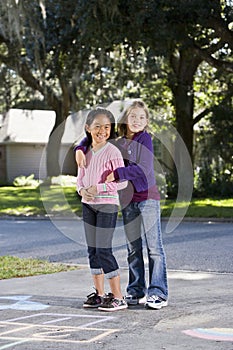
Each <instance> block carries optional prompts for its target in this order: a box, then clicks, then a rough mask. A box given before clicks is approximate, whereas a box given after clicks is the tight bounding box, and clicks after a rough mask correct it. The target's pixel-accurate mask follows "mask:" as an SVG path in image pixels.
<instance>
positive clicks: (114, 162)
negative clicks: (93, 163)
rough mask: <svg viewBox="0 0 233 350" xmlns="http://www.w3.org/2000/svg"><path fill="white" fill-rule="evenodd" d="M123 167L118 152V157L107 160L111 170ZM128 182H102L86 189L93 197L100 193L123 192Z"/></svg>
mask: <svg viewBox="0 0 233 350" xmlns="http://www.w3.org/2000/svg"><path fill="white" fill-rule="evenodd" d="M122 166H124V161H123V158H122V156H121V154H120V152H119V157H118V158H114V159H111V160H109V168H110V169H112V170H115V169H117V168H118V167H122ZM106 179H107V177H106ZM127 184H128V181H118V182H116V181H114V182H108V183H107V182H103V183H99V184H97V185H95V186H91V187H90V188H88V192H90V193H92V194H93V195H96V194H98V193H102V192H116V191H120V190H123V189H124V188H125V187H127Z"/></svg>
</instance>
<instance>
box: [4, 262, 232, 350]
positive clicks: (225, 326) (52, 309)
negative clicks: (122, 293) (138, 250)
mask: <svg viewBox="0 0 233 350" xmlns="http://www.w3.org/2000/svg"><path fill="white" fill-rule="evenodd" d="M127 274H128V271H127V269H122V270H121V282H122V289H123V290H124V289H125V286H126V283H127V278H128V276H127ZM168 282H169V291H170V297H169V305H168V307H166V308H163V309H161V310H146V309H145V308H144V307H143V305H139V306H136V307H130V308H128V309H127V310H122V311H118V312H115V313H107V312H100V311H98V310H96V309H95V310H86V309H83V308H82V303H83V301H84V300H85V298H86V295H87V294H89V293H91V292H92V291H93V289H92V280H91V276H90V272H89V268H88V267H87V266H80V269H79V270H75V271H70V272H61V273H57V274H52V275H41V276H36V277H26V278H19V279H11V280H1V281H0V350H3V349H17V350H27V349H32V348H33V349H35V350H40V349H53V350H57V349H67V350H68V349H69V350H73V349H75V350H77V349H82V350H83V349H84V350H85V349H90V350H94V349H95V350H99V349H101V350H102V349H106V350H109V349H111V350H118V349H119V350H120V349H121V350H123V349H130V350H131V349H136V350H142V349H146V350H147V349H148V350H149V349H152V350H153V349H156V350H157V349H158V350H159V349H165V350H178V349H179V350H180V349H181V350H182V349H188V350H191V349H198V350H202V349H203V350H204V349H205V350H215V349H218V350H220V349H221V350H223V349H224V350H225V349H226V350H232V349H233V328H232V327H233V325H232V314H233V309H232V286H233V274H216V273H207V272H187V271H168ZM107 287H108V286H107V284H106V292H108V291H109V290H108V288H107Z"/></svg>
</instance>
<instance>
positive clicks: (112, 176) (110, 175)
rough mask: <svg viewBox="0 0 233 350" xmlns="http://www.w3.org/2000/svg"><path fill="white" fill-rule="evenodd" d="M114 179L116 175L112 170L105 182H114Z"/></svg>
mask: <svg viewBox="0 0 233 350" xmlns="http://www.w3.org/2000/svg"><path fill="white" fill-rule="evenodd" d="M114 180H115V177H114V173H113V172H112V173H110V174H109V175H108V176H107V177H106V181H105V182H113V181H114Z"/></svg>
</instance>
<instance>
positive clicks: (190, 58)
mask: <svg viewBox="0 0 233 350" xmlns="http://www.w3.org/2000/svg"><path fill="white" fill-rule="evenodd" d="M200 63H201V59H200V57H199V56H197V55H196V54H195V51H194V50H193V49H192V48H188V49H184V50H180V51H178V52H177V53H176V55H175V56H172V57H171V67H172V74H171V77H170V79H169V85H170V88H171V90H172V92H173V97H174V106H175V113H176V125H175V126H176V130H177V132H178V134H179V135H180V136H181V138H182V139H183V141H184V143H185V145H186V148H187V150H188V152H189V155H190V158H191V160H192V161H193V113H194V92H193V82H194V76H195V73H196V70H197V68H198V66H199V64H200ZM175 158H176V161H177V163H178V164H180V163H182V159H179V158H180V152H179V149H175Z"/></svg>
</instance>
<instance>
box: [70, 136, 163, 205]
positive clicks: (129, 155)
mask: <svg viewBox="0 0 233 350" xmlns="http://www.w3.org/2000/svg"><path fill="white" fill-rule="evenodd" d="M114 144H115V145H116V146H117V147H118V148H119V150H120V151H121V153H122V156H123V159H124V163H125V167H121V168H117V169H116V170H114V177H115V179H116V180H121V181H123V180H128V181H130V182H131V183H132V185H133V188H134V189H133V192H134V193H133V195H131V197H132V201H141V200H145V199H147V198H153V199H156V200H159V199H160V195H159V192H158V189H157V186H156V180H155V174H154V153H153V144H152V139H151V137H150V135H149V134H148V132H147V131H141V132H139V133H137V134H135V135H134V136H133V139H132V140H130V139H127V138H126V137H122V138H120V139H118V140H115V141H114ZM77 149H81V150H82V151H83V152H84V153H86V152H87V138H84V139H83V140H82V141H81V143H80V144H79V145H78V146H76V147H75V149H74V150H75V151H76V150H77ZM129 185H130V184H129ZM129 185H128V187H129ZM120 192H123V193H124V192H125V195H124V196H123V197H125V198H126V197H127V189H125V190H123V191H120ZM131 192H132V190H131ZM123 193H122V194H123ZM140 197H141V199H140ZM136 198H137V199H136ZM124 201H125V200H124Z"/></svg>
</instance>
